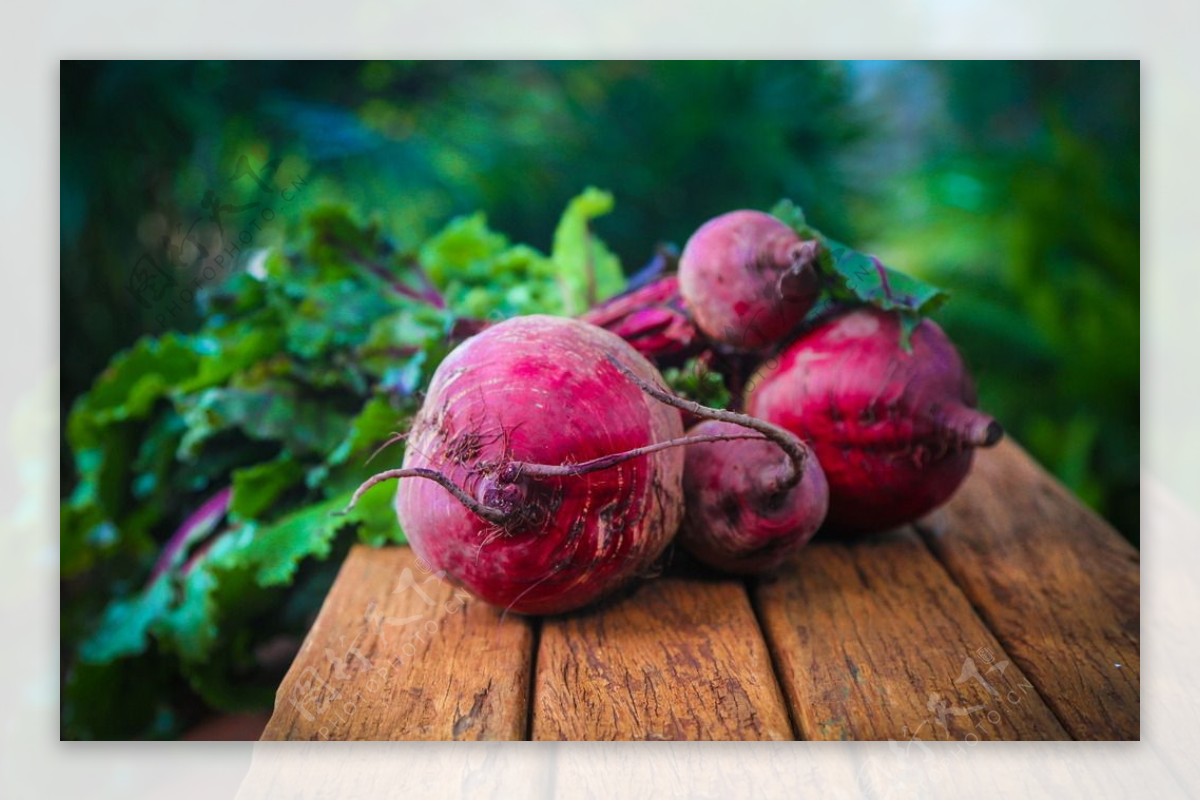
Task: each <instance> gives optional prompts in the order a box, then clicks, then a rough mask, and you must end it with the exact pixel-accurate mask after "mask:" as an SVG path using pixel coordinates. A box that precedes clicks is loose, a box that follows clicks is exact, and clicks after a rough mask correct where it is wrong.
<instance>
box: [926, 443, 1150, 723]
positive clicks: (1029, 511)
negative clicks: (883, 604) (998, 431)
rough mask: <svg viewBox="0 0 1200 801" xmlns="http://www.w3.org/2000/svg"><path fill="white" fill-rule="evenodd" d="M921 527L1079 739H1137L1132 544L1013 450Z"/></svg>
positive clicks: (990, 456) (988, 464)
mask: <svg viewBox="0 0 1200 801" xmlns="http://www.w3.org/2000/svg"><path fill="white" fill-rule="evenodd" d="M919 528H920V529H921V530H922V532H923V533H924V534H925V537H926V540H927V541H928V543H929V545H930V547H931V548H932V549H933V551H934V553H935V554H937V556H938V558H939V559H941V560H942V562H943V563H944V564H945V566H946V569H947V570H948V571H949V572H950V573H951V575H953V576H954V579H955V581H956V582H957V583H958V584H959V585H960V586H961V587H962V588H963V590H964V592H965V593H966V594H967V596H968V597H969V598H970V599H971V602H972V603H973V604H974V605H975V606H976V608H977V609H978V610H979V613H980V615H982V616H983V618H984V620H985V621H987V624H988V625H989V626H990V627H991V629H992V630H993V631H994V632H995V633H996V634H997V636H998V638H999V639H1000V641H1001V642H1002V643H1003V644H1004V647H1005V649H1006V650H1007V651H1008V653H1010V654H1011V655H1012V657H1013V659H1014V660H1015V661H1016V662H1017V664H1019V665H1020V666H1021V670H1022V671H1024V672H1025V674H1026V675H1028V676H1029V678H1030V680H1031V681H1032V682H1033V684H1034V685H1035V686H1036V687H1037V688H1038V689H1039V690H1040V691H1041V694H1042V696H1043V697H1044V698H1045V699H1046V702H1047V703H1048V704H1050V706H1051V708H1053V709H1054V711H1055V713H1056V714H1057V715H1058V717H1059V719H1060V720H1061V721H1062V722H1063V725H1064V726H1065V727H1066V728H1067V730H1068V731H1069V732H1070V733H1071V735H1072V736H1074V737H1075V738H1077V739H1081V740H1131V739H1132V740H1136V739H1138V736H1139V719H1140V714H1139V674H1138V671H1139V666H1140V647H1139V643H1140V580H1139V574H1140V570H1139V558H1138V552H1137V551H1136V550H1135V549H1134V548H1133V546H1131V545H1129V544H1128V543H1127V542H1126V541H1125V540H1123V539H1122V538H1121V537H1120V535H1119V534H1117V533H1116V532H1115V531H1114V530H1113V529H1112V528H1111V527H1110V526H1109V525H1108V524H1107V523H1105V522H1104V521H1103V520H1102V519H1100V518H1099V517H1098V516H1097V515H1095V514H1094V513H1092V512H1091V511H1090V510H1088V509H1087V508H1085V507H1084V506H1083V505H1081V504H1080V503H1079V502H1078V501H1077V500H1076V499H1075V498H1074V497H1073V496H1072V495H1071V494H1070V493H1069V492H1068V491H1067V490H1066V489H1065V488H1064V487H1063V486H1062V485H1061V484H1059V483H1058V482H1057V481H1056V480H1054V479H1053V478H1052V477H1051V476H1050V475H1049V474H1048V473H1046V471H1045V470H1043V469H1042V468H1041V467H1040V466H1038V465H1037V463H1036V462H1034V461H1033V460H1032V459H1031V458H1029V456H1028V455H1027V454H1026V453H1025V452H1024V451H1023V450H1021V448H1020V447H1019V446H1017V445H1016V444H1014V443H1012V442H1003V443H1001V444H1000V445H999V446H997V447H996V448H993V449H989V450H984V451H980V452H979V454H978V455H977V457H976V460H975V466H974V468H973V469H972V472H971V475H970V476H969V477H968V478H967V481H966V482H965V484H964V485H963V487H962V488H961V489H960V490H959V492H958V493H957V494H956V495H955V497H954V498H952V499H951V501H950V503H948V504H947V505H946V506H944V507H943V508H942V509H940V510H938V511H937V512H935V513H934V514H933V515H931V516H930V517H928V518H926V519H925V520H924V521H922V522H921V523H920V524H919Z"/></svg>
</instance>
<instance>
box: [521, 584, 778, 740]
mask: <svg viewBox="0 0 1200 801" xmlns="http://www.w3.org/2000/svg"><path fill="white" fill-rule="evenodd" d="M533 738H534V739H536V740H647V739H649V740H784V739H792V730H791V726H790V724H789V722H788V716H787V710H786V707H785V705H784V702H783V697H782V695H781V694H780V691H779V686H778V684H777V683H776V681H775V677H774V674H773V671H772V669H771V662H770V657H769V656H768V653H767V648H766V645H765V643H764V642H763V639H762V633H761V631H760V630H759V628H758V625H757V624H756V622H755V619H754V613H753V610H752V609H751V607H750V602H749V599H748V598H747V597H746V590H745V587H744V586H743V585H742V583H741V582H739V581H736V580H702V579H685V578H675V577H670V578H660V579H657V580H655V581H652V582H648V583H646V584H645V585H643V586H642V587H640V588H639V589H638V590H637V592H636V593H634V594H633V595H632V596H629V597H626V598H624V599H622V600H620V601H617V602H615V603H612V604H611V605H609V606H606V607H603V608H600V609H597V610H594V611H591V612H586V613H581V614H576V615H573V616H569V617H560V618H547V619H546V620H544V621H543V624H542V634H541V643H540V646H539V648H538V656H537V669H536V677H535V682H534V706H533Z"/></svg>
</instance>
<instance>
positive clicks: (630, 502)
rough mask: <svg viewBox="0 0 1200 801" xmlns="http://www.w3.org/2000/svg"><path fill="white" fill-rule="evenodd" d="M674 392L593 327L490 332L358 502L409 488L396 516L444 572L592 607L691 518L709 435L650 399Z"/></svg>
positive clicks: (518, 601) (536, 601) (462, 351)
mask: <svg viewBox="0 0 1200 801" xmlns="http://www.w3.org/2000/svg"><path fill="white" fill-rule="evenodd" d="M661 382H662V377H661V376H660V375H659V374H658V371H657V370H655V368H654V367H653V366H651V365H650V363H649V362H647V361H646V360H645V359H644V358H642V357H641V356H639V355H638V353H637V352H636V351H635V350H633V348H631V347H630V346H629V345H628V344H626V343H625V342H624V341H622V340H621V339H620V338H619V337H617V336H616V335H614V334H611V333H609V332H607V331H604V330H602V329H600V328H597V327H595V326H593V325H589V324H587V323H583V322H580V321H577V320H571V319H564V318H558V317H544V316H530V317H518V318H515V319H512V320H507V321H505V322H502V323H498V324H496V325H493V326H490V327H488V328H487V329H485V330H484V331H482V332H481V333H479V334H477V335H475V336H473V337H471V338H470V339H468V340H466V341H465V342H463V343H462V344H461V345H459V346H458V347H457V348H455V349H454V351H452V352H451V353H450V355H449V356H447V357H446V359H445V360H444V361H443V362H442V363H441V365H439V367H438V369H437V370H436V371H435V372H434V375H433V378H432V380H431V383H430V386H429V391H428V393H427V394H426V396H425V402H424V404H423V405H422V407H421V410H420V411H419V412H418V413H417V416H416V417H415V418H414V420H413V425H412V428H411V430H410V431H409V433H408V436H407V440H408V446H407V450H406V451H405V456H404V464H403V466H402V467H401V468H400V469H397V470H389V471H385V472H383V473H380V474H378V475H376V476H374V477H372V478H371V479H369V480H368V481H366V482H365V483H364V484H363V485H362V486H361V487H360V488H359V490H358V492H356V493H355V495H354V498H353V499H352V500H351V503H350V505H351V506H353V505H354V504H355V503H356V502H357V501H358V499H359V498H360V497H361V495H362V493H363V492H365V491H366V490H367V489H369V488H370V487H372V486H374V485H375V484H377V483H379V482H380V481H385V480H388V479H396V478H399V479H406V480H404V481H401V482H400V486H399V489H398V491H397V493H396V514H397V517H398V518H399V521H400V525H401V527H402V528H403V530H404V533H405V534H406V535H407V537H408V541H409V543H410V544H411V545H412V548H413V550H414V551H416V552H417V554H418V555H419V556H420V557H422V558H423V559H424V560H425V561H426V562H427V563H428V564H429V565H431V566H432V567H433V568H434V569H435V570H437V571H441V572H442V573H443V574H444V575H445V576H447V577H448V578H450V579H452V580H454V581H456V582H458V583H460V584H462V585H463V586H465V587H466V588H467V589H468V590H470V591H471V592H472V593H473V594H475V595H476V596H478V597H480V598H482V599H484V600H485V601H488V602H489V603H492V604H495V605H497V606H503V607H505V608H506V609H511V610H515V611H518V612H525V613H530V614H546V613H556V612H565V611H568V610H571V609H575V608H578V607H581V606H584V605H586V604H588V603H591V602H592V601H595V600H596V599H598V598H600V597H602V596H603V595H605V594H607V593H609V592H611V591H613V590H615V589H616V588H617V587H619V586H621V585H622V584H624V583H626V582H627V581H629V580H630V579H632V578H634V577H636V576H638V575H640V574H644V573H645V572H646V571H647V569H648V568H649V567H650V566H651V564H652V563H653V562H654V560H656V559H657V558H658V557H659V555H660V554H661V553H662V551H663V549H664V548H665V547H666V546H667V543H668V542H669V541H670V539H671V537H672V536H674V534H675V531H676V529H677V528H678V526H679V522H680V519H681V518H682V516H683V501H682V494H683V490H682V473H683V450H682V448H681V447H680V446H683V445H686V444H688V443H690V442H694V441H697V440H696V439H694V438H693V439H689V438H681V437H680V435H681V434H682V433H683V425H682V423H681V421H680V415H679V412H678V411H676V410H675V409H673V408H670V407H669V406H666V405H664V404H662V403H659V402H656V401H655V400H654V399H652V398H651V397H650V396H649V395H647V394H645V393H644V391H643V390H644V389H645V388H650V389H652V390H653V391H654V392H662V391H663V390H661V388H660V384H661ZM730 436H733V435H723V436H718V437H715V439H728V438H730ZM736 436H737V437H738V438H744V437H745V436H747V434H745V433H741V434H738V435H736ZM414 478H419V479H423V480H422V481H412V480H409V479H414Z"/></svg>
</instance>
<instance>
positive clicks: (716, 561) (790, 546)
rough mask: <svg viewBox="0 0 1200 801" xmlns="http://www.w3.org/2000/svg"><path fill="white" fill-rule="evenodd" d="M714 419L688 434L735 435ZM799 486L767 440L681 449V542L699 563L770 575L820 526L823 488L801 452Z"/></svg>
mask: <svg viewBox="0 0 1200 801" xmlns="http://www.w3.org/2000/svg"><path fill="white" fill-rule="evenodd" d="M739 430H741V429H740V426H738V425H736V424H734V423H727V422H721V421H715V420H709V421H705V422H703V423H700V424H699V425H697V426H695V427H693V428H692V429H691V430H690V431H689V432H688V433H689V435H691V436H701V435H717V434H730V433H737V431H739ZM804 451H805V453H806V454H808V458H806V459H805V460H804V464H803V466H802V471H803V472H802V475H801V478H800V480H799V481H792V480H791V478H792V475H793V471H794V466H793V463H792V460H791V459H790V458H789V457H788V455H787V454H786V453H785V452H784V451H783V450H781V449H780V447H779V446H778V445H776V444H775V443H773V442H770V441H768V440H765V439H763V440H753V439H743V440H740V441H720V442H704V443H696V444H693V445H688V446H687V451H686V455H685V457H684V466H683V498H684V508H685V510H686V511H685V514H684V523H683V527H682V528H681V529H680V531H679V542H680V543H681V544H682V545H683V547H684V548H686V549H687V550H688V551H689V552H690V553H691V554H692V555H693V556H695V557H696V558H697V559H699V560H700V561H702V562H704V563H705V564H708V565H711V566H713V567H716V568H719V569H721V570H726V571H729V572H732V573H761V572H766V571H769V570H772V569H774V568H776V567H778V566H779V565H780V564H782V563H783V561H784V560H786V559H787V558H788V557H789V556H791V555H792V554H793V553H795V552H796V551H798V550H799V549H800V548H802V547H803V546H804V545H805V544H806V543H807V542H808V541H809V540H810V539H812V536H813V535H814V534H815V533H816V532H817V529H818V528H820V527H821V523H822V522H823V521H824V520H825V513H826V510H827V509H828V507H829V485H828V484H827V483H826V481H825V473H824V472H823V471H822V470H821V466H820V465H819V464H817V460H816V459H815V458H812V456H811V452H810V451H809V450H808V449H807V448H804Z"/></svg>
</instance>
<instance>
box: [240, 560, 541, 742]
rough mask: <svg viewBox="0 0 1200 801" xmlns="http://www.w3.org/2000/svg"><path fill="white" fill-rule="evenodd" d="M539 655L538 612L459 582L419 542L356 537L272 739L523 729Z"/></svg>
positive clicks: (483, 735) (296, 667)
mask: <svg viewBox="0 0 1200 801" xmlns="http://www.w3.org/2000/svg"><path fill="white" fill-rule="evenodd" d="M532 658H533V623H532V622H531V621H530V620H529V619H527V618H522V617H520V616H517V615H509V616H507V617H502V616H501V612H500V610H498V609H495V608H493V607H490V606H488V605H487V604H484V603H482V602H480V601H476V600H474V599H472V598H471V597H470V596H469V595H467V594H466V593H465V592H464V591H462V590H458V589H454V588H452V587H451V586H450V585H449V584H447V583H445V582H443V581H442V580H441V579H439V578H438V577H437V576H436V575H433V574H431V573H430V572H429V571H428V569H425V568H424V565H423V564H422V563H420V561H419V560H418V559H417V558H416V556H415V555H414V554H413V553H412V551H411V550H409V549H408V548H386V549H370V548H366V547H364V546H356V547H355V548H354V549H352V550H351V552H350V554H349V556H348V557H347V558H346V561H345V563H344V564H343V565H342V569H341V571H340V572H339V574H338V577H337V580H336V581H335V583H334V586H333V589H332V590H331V591H330V593H329V595H328V597H327V598H326V599H325V603H324V605H323V606H322V607H321V611H320V613H319V615H318V616H317V620H316V622H315V623H314V624H313V627H312V630H311V631H310V632H309V634H308V637H307V638H306V639H305V641H304V644H303V645H302V646H301V649H300V653H299V654H298V655H297V657H296V660H295V662H294V663H293V664H292V666H291V668H290V669H289V670H288V673H287V675H286V676H285V677H284V680H283V683H282V684H281V685H280V687H279V690H278V692H277V693H276V697H275V711H274V714H273V715H272V716H271V720H270V722H269V723H268V724H267V728H266V731H265V732H264V733H263V736H262V739H264V740H295V739H300V740H313V739H329V740H484V739H522V738H524V736H525V734H526V722H527V718H528V708H529V704H528V701H529V681H530V671H531V663H532Z"/></svg>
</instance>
